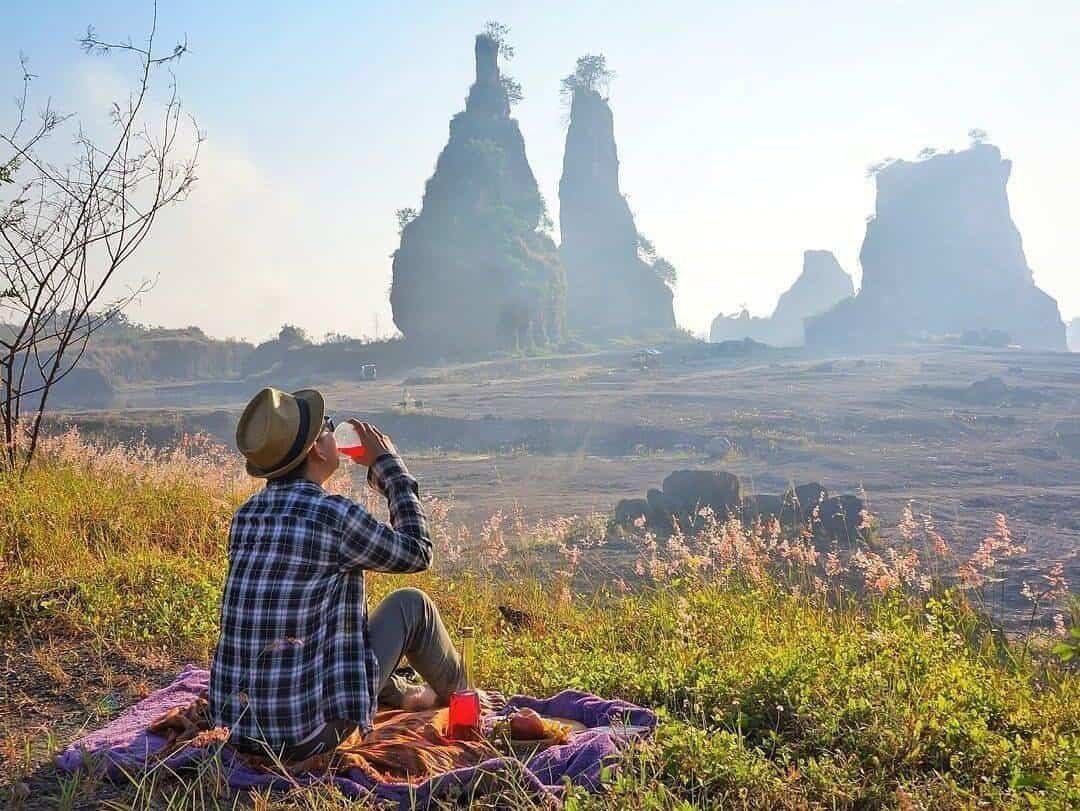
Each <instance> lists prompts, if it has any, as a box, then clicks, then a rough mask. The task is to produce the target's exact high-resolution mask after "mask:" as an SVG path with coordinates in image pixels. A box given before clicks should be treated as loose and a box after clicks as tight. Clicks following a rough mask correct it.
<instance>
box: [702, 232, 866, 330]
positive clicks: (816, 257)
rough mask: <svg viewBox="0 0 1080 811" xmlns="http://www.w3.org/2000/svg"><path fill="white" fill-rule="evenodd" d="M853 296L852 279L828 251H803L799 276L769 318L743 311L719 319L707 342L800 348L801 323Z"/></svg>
mask: <svg viewBox="0 0 1080 811" xmlns="http://www.w3.org/2000/svg"><path fill="white" fill-rule="evenodd" d="M854 294H855V287H854V286H853V285H852V283H851V277H850V276H848V275H847V273H845V272H844V269H843V268H842V267H840V263H839V262H837V261H836V257H835V256H833V254H832V252H831V251H806V252H805V253H804V254H803V268H802V273H800V274H799V278H798V279H796V280H795V283H794V284H793V285H791V287H789V288H788V289H787V290H786V291H785V292H784V293H782V294H781V295H780V299H779V301H778V302H777V303H776V309H775V310H773V313H772V315H771V316H769V317H768V318H753V317H751V316H750V314H749V313H748V312H747V311H746V310H743V311H742V312H741V313H738V314H737V315H718V316H717V317H716V319H715V320H714V321H713V323H712V329H711V331H710V334H709V340H710V341H713V342H718V341H730V340H738V339H741V338H753V339H754V340H755V341H760V342H761V343H764V344H771V345H773V346H802V344H803V343H804V340H805V336H804V334H803V321H804V320H805V319H807V318H809V317H811V316H814V315H819V314H821V313H823V312H825V311H826V310H828V309H829V308H830V307H832V306H833V305H835V304H836V303H837V302H839V301H842V300H843V299H846V298H849V297H851V296H853V295H854Z"/></svg>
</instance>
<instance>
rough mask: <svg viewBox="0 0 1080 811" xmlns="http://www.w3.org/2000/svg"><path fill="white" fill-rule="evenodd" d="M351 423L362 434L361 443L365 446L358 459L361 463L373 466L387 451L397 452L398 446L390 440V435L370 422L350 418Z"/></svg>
mask: <svg viewBox="0 0 1080 811" xmlns="http://www.w3.org/2000/svg"><path fill="white" fill-rule="evenodd" d="M348 422H349V425H351V426H352V427H353V428H355V429H356V433H358V434H359V435H360V444H361V445H363V446H364V453H363V455H362V456H361V457H360V458H359V459H357V460H356V461H357V462H358V463H359V464H361V465H367V466H368V467H371V466H372V465H373V464H375V460H376V459H378V458H379V457H380V456H382V455H383V454H386V453H394V454H396V453H397V448H395V447H394V443H393V442H391V441H390V437H388V436H387V435H386V434H384V433H383V432H382V431H380V430H379V429H378V428H376V427H375V426H374V425H372V424H371V423H370V422H360V420H353V419H350V420H349V421H348Z"/></svg>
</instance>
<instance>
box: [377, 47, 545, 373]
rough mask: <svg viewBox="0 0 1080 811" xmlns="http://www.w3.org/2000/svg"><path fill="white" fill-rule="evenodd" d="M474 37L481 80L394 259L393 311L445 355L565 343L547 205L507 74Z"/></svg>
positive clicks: (406, 330)
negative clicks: (544, 227)
mask: <svg viewBox="0 0 1080 811" xmlns="http://www.w3.org/2000/svg"><path fill="white" fill-rule="evenodd" d="M498 52H499V44H498V42H497V41H496V40H495V39H494V38H492V37H490V36H487V35H483V34H481V35H479V36H477V38H476V82H475V83H474V84H473V85H472V87H471V88H470V90H469V95H468V98H467V100H466V105H465V111H464V112H461V113H458V114H457V115H456V116H454V118H453V119H452V120H451V122H450V140H449V142H448V143H447V145H446V147H445V148H444V149H443V151H442V153H441V154H440V155H439V159H438V162H437V163H436V166H435V174H434V175H432V177H431V178H430V179H429V180H428V182H427V186H426V188H425V190H424V200H423V207H422V209H421V211H420V213H419V214H418V215H417V216H416V217H415V218H414V219H411V220H410V221H406V222H405V223H404V227H403V228H402V233H401V245H400V247H399V248H398V249H397V251H395V252H394V263H393V282H392V286H391V290H390V304H391V307H392V308H393V313H394V323H395V324H397V326H398V328H399V329H400V330H401V332H402V333H403V334H404V335H405V337H406V339H407V340H408V341H410V342H412V343H418V344H421V345H426V346H430V347H432V348H433V349H434V350H437V351H438V353H439V354H440V355H442V356H452V355H456V354H461V353H469V352H474V351H484V350H489V349H494V348H516V347H523V346H529V345H535V344H546V343H548V342H550V341H554V340H557V339H559V338H560V337H561V336H562V332H563V324H564V320H565V274H564V271H563V267H562V264H561V262H560V261H559V256H558V251H557V249H556V247H555V243H554V242H553V241H552V240H551V238H550V237H548V236H547V235H546V234H544V233H542V232H541V231H540V230H539V225H540V222H541V217H542V215H543V214H544V213H545V210H544V202H543V199H542V198H541V196H540V192H539V190H538V188H537V185H536V179H535V177H534V176H533V173H532V169H531V168H530V167H529V162H528V160H527V159H526V157H525V143H524V141H523V140H522V137H521V132H520V130H519V129H518V124H517V121H516V120H514V119H513V118H511V117H510V103H509V100H508V98H507V94H506V91H505V89H504V85H503V82H502V78H501V76H500V73H499V66H498Z"/></svg>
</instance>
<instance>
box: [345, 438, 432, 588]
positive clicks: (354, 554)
mask: <svg viewBox="0 0 1080 811" xmlns="http://www.w3.org/2000/svg"><path fill="white" fill-rule="evenodd" d="M368 484H370V485H371V486H372V487H373V488H375V489H376V490H378V491H379V492H380V493H381V494H382V495H383V496H385V497H386V503H387V506H388V507H389V508H390V524H391V525H387V524H384V523H383V522H382V521H378V520H376V518H375V517H374V516H373V515H371V513H369V512H368V511H367V510H365V509H364V508H363V507H361V506H360V505H359V504H355V503H353V504H350V505H349V507H348V509H347V510H346V512H345V517H344V520H343V526H342V538H341V556H342V558H343V560H344V563H345V567H346V568H349V569H352V568H356V567H360V568H362V569H370V570H371V571H374V572H391V573H394V572H396V573H405V572H422V571H424V570H425V569H427V568H428V567H430V566H431V559H432V547H431V537H430V535H429V534H428V527H427V518H426V517H425V516H424V508H423V506H422V505H421V504H420V496H419V487H418V486H417V483H416V479H414V478H413V477H412V476H411V475H410V474H409V471H408V469H407V468H406V467H405V463H404V462H403V461H402V460H401V457H400V456H398V455H397V454H394V453H386V454H383V455H382V456H380V457H379V458H378V459H377V460H376V461H375V462H374V463H373V464H372V465H371V467H370V468H369V469H368Z"/></svg>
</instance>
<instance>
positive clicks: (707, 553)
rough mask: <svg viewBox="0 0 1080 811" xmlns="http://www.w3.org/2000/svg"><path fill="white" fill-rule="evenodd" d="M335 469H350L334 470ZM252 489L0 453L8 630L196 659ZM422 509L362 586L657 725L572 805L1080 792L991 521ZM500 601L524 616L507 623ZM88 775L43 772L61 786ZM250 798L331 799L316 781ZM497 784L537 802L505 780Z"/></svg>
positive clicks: (1063, 715)
mask: <svg viewBox="0 0 1080 811" xmlns="http://www.w3.org/2000/svg"><path fill="white" fill-rule="evenodd" d="M334 483H335V486H336V487H338V488H341V489H342V490H344V491H346V492H348V491H351V490H352V487H353V485H352V483H351V481H350V480H349V479H348V478H347V477H346V476H344V475H343V474H339V476H338V478H337V479H335V480H334ZM256 486H257V484H256V483H254V482H252V481H251V480H249V479H247V478H246V477H245V476H244V475H243V473H242V470H241V468H240V466H239V463H238V461H237V459H236V458H235V457H234V455H232V454H231V453H229V452H227V451H225V450H223V449H220V448H217V447H215V446H213V445H211V444H209V443H207V442H205V441H203V440H198V439H196V440H187V441H185V443H183V444H182V446H181V447H179V448H177V449H174V450H171V451H168V452H162V451H155V450H153V449H151V448H148V447H146V446H139V445H137V446H134V447H132V446H128V447H111V448H96V447H93V446H92V445H90V444H89V443H87V442H85V441H84V440H83V439H82V438H80V437H79V436H78V435H77V434H76V433H74V432H72V433H68V434H66V435H64V436H61V437H55V438H50V439H49V440H47V442H46V443H45V445H44V447H43V452H42V455H41V457H40V459H39V460H38V461H37V462H36V463H35V464H34V466H33V467H32V468H31V469H30V471H29V472H28V473H27V475H26V476H25V477H24V478H23V479H21V480H20V479H18V478H17V477H14V476H7V475H6V474H2V473H0V566H2V569H0V616H2V617H4V618H5V619H6V620H7V622H6V628H7V634H8V635H9V636H13V637H15V638H16V639H23V640H31V639H33V638H35V637H37V636H39V635H42V634H50V635H54V636H55V635H57V634H64V635H67V636H69V637H71V638H75V639H82V638H86V639H89V640H92V641H93V642H94V643H95V644H97V645H101V646H106V647H115V648H118V649H123V650H126V651H129V652H137V651H139V650H141V649H143V648H144V647H145V648H151V647H152V648H154V649H155V650H159V651H160V650H161V649H162V648H165V649H168V650H170V651H172V652H173V654H174V655H175V657H176V659H180V658H194V659H195V660H197V661H204V662H205V661H206V659H207V657H208V655H209V652H210V650H211V647H212V645H213V643H214V640H215V637H216V624H217V618H218V617H217V613H218V600H219V596H220V589H221V585H222V582H223V578H224V572H225V566H226V560H225V542H226V535H227V528H228V523H229V520H230V518H231V515H232V512H233V510H234V509H235V508H236V506H237V505H238V504H239V503H241V502H242V500H243V499H244V498H246V497H247V496H248V495H249V494H250V493H251V492H253V489H254V487H256ZM354 495H356V496H357V497H365V496H364V494H363V492H356V493H354ZM372 508H373V509H376V508H377V505H374V504H372ZM429 513H430V514H431V517H432V523H433V531H434V536H435V540H436V543H437V546H438V548H439V553H438V555H439V558H440V562H439V564H438V566H437V568H436V569H435V570H434V571H431V572H427V573H424V574H421V575H416V576H410V577H407V578H406V577H389V576H374V577H371V578H370V584H371V591H372V598H371V599H372V600H377V599H379V598H380V597H381V595H383V594H384V593H385V592H386V591H388V590H389V589H391V588H395V587H398V586H401V585H406V584H408V585H415V586H418V587H420V588H423V589H425V590H427V591H428V592H429V593H431V594H432V595H433V597H434V598H435V600H436V602H437V603H438V605H439V606H440V610H441V611H442V613H443V616H444V618H445V619H446V620H447V622H448V624H449V625H450V626H451V628H452V629H454V630H456V629H457V628H459V627H460V626H462V625H466V624H468V625H474V626H477V627H478V628H479V629H480V632H479V640H478V641H479V644H478V651H477V657H478V661H477V663H476V670H477V673H478V677H479V679H480V681H481V682H482V684H484V685H486V686H490V687H494V688H497V689H500V690H502V691H504V692H507V693H510V692H518V691H521V692H529V693H533V694H551V693H553V692H556V691H558V690H561V689H564V688H567V687H574V688H579V689H583V690H589V691H593V692H596V693H599V694H602V695H607V696H617V697H621V698H625V699H627V700H630V701H634V702H638V703H641V704H645V705H648V706H651V707H655V708H658V710H659V711H660V713H661V716H662V724H661V727H660V729H659V731H658V733H657V735H656V738H655V740H653V741H652V742H650V743H648V744H646V745H644V746H642V747H640V748H638V749H634V750H632V751H630V752H628V753H627V755H626V756H625V758H624V759H623V760H622V762H621V763H619V764H616V765H615V767H614V768H612V769H611V770H610V771H609V772H608V773H607V783H606V790H605V792H604V793H602V794H601V795H600V796H598V797H588V796H585V795H584V794H580V793H577V794H572V795H571V797H570V800H569V804H570V806H571V807H575V808H592V807H603V808H631V807H634V808H637V807H655V808H686V807H692V806H702V807H715V806H719V805H724V806H731V807H747V808H803V807H837V808H859V807H861V808H868V807H897V808H918V807H931V806H935V807H943V808H950V807H956V808H960V807H974V806H995V807H996V806H1016V807H1031V806H1045V807H1070V806H1072V807H1075V806H1076V804H1077V803H1080V678H1078V675H1077V673H1076V672H1075V670H1070V669H1069V667H1068V666H1067V665H1065V664H1063V663H1061V662H1059V661H1058V660H1057V659H1056V658H1055V657H1053V656H1052V655H1050V654H1049V652H1048V648H1049V645H1050V644H1051V643H1052V642H1053V639H1054V635H1055V633H1056V631H1055V630H1054V629H1053V628H1047V630H1045V631H1043V630H1037V628H1038V627H1040V626H1039V625H1038V624H1036V623H1033V624H1032V629H1035V630H1032V632H1031V633H1029V634H1028V637H1027V638H1026V639H1021V640H1012V641H1010V640H1008V639H1006V638H1005V637H1004V636H1003V635H1002V634H1001V633H998V632H996V631H997V628H996V624H995V622H993V618H992V617H988V613H991V612H988V610H987V609H988V608H992V606H991V605H990V604H989V603H988V602H987V601H986V599H985V598H984V597H983V596H982V595H983V591H982V589H983V588H984V587H985V586H986V585H987V584H988V583H989V584H991V585H992V583H993V581H994V580H995V577H994V575H995V573H996V572H997V571H998V568H999V567H1000V566H1002V565H1003V562H1005V561H1007V559H1008V557H1009V556H1010V555H1011V554H1013V553H1014V552H1015V547H1016V542H1015V541H1014V540H1013V539H1012V538H1011V537H1010V536H1009V534H1008V526H1007V523H1006V522H1005V521H1004V519H1001V520H1000V521H999V522H998V524H997V525H996V526H995V527H993V528H991V532H990V534H988V536H987V540H986V541H984V542H983V544H982V545H981V546H980V548H979V550H977V551H976V553H975V555H973V556H971V557H967V558H963V557H961V558H957V557H955V556H954V555H953V553H952V551H951V549H949V543H948V541H947V540H946V539H944V538H943V537H941V535H940V534H939V533H938V531H937V529H936V528H935V527H934V525H933V522H932V520H930V519H929V517H922V518H920V517H918V516H915V515H914V514H912V513H911V512H910V511H908V512H906V513H905V514H904V515H903V516H901V521H900V526H899V527H897V530H896V532H895V533H894V535H895V537H893V538H892V541H894V542H895V543H894V544H893V545H892V546H891V547H890V546H889V544H888V543H887V541H888V538H887V537H885V536H888V535H889V533H884V532H880V533H879V540H880V541H881V542H880V543H878V544H876V545H875V549H869V548H859V549H858V550H856V552H855V553H853V554H840V553H839V552H833V553H827V552H826V553H821V552H819V551H818V549H817V548H815V547H814V545H813V543H812V539H810V538H809V537H795V538H789V537H785V536H784V535H783V533H782V532H781V531H780V529H779V527H778V526H775V525H769V524H766V525H761V524H758V525H755V526H753V527H743V526H741V525H740V524H738V523H737V522H733V521H720V520H718V519H716V518H715V517H714V516H711V515H708V514H707V513H706V514H704V515H702V516H701V527H700V529H699V531H696V532H695V533H693V534H691V535H688V536H683V535H676V536H674V537H673V538H671V539H659V538H656V537H654V536H651V535H649V534H648V533H647V532H645V531H644V529H643V528H642V530H641V531H639V532H634V533H630V534H629V535H627V536H625V537H620V536H617V535H615V536H613V535H612V534H611V533H610V532H609V531H608V529H607V527H606V526H605V523H604V521H603V520H602V518H601V517H598V516H585V517H578V518H565V519H556V520H549V521H541V522H535V523H531V522H527V521H526V520H525V519H524V517H523V514H522V513H521V512H520V511H516V512H513V513H510V514H502V513H497V514H495V515H493V516H492V517H491V518H490V519H489V520H488V521H487V522H485V523H484V525H483V526H482V527H480V528H479V529H478V530H477V531H476V532H474V533H473V532H470V531H469V530H468V529H466V528H465V527H461V526H456V525H455V524H454V523H453V521H452V518H451V516H452V508H451V506H450V505H448V504H446V503H444V502H438V501H433V502H431V503H430V504H429ZM875 550H876V551H875ZM1052 575H1053V572H1051V573H1050V575H1048V578H1050V577H1051V576H1052ZM980 578H985V579H984V580H983V581H982V582H980ZM1029 590H1030V591H1031V596H1032V598H1033V600H1032V605H1033V612H1032V613H1033V615H1038V617H1039V618H1040V619H1046V618H1049V617H1053V616H1056V615H1057V614H1059V613H1061V604H1062V602H1061V601H1062V600H1063V599H1064V589H1063V586H1062V579H1061V578H1060V572H1059V573H1058V579H1056V580H1051V579H1046V580H1045V582H1044V583H1043V584H1042V585H1039V584H1029ZM504 604H509V605H512V606H515V607H518V608H521V609H525V610H526V611H527V612H528V614H529V617H528V621H526V622H524V623H518V624H517V625H518V626H519V627H511V626H510V625H508V624H507V623H506V621H505V620H504V619H503V618H502V616H501V614H500V612H499V611H498V610H497V607H498V606H499V605H504ZM1062 624H1064V621H1063V623H1062ZM220 782H221V781H220V777H218V778H214V777H212V776H211V777H200V776H194V777H193V776H191V775H188V776H183V775H180V776H176V777H170V778H168V779H162V780H160V781H158V780H157V779H156V778H155V782H154V784H153V785H148V784H146V783H145V782H144V783H142V784H140V785H138V786H136V787H133V788H132V789H131V793H130V794H129V795H127V800H126V801H129V802H130V804H133V805H138V806H139V807H157V806H159V805H162V804H172V805H173V806H174V807H201V806H210V807H212V806H213V805H214V804H220V806H221V807H231V800H230V799H229V798H227V797H226V796H225V795H224V794H223V793H222V792H223V789H222V787H221V785H220ZM94 790H95V788H94V786H93V785H91V784H86V785H83V784H81V783H77V782H76V783H73V782H72V781H68V782H66V783H63V784H62V785H61V787H59V788H58V789H57V791H58V796H59V792H66V793H67V794H68V795H72V796H71V797H70V798H69V800H70V801H71V802H75V801H76V800H78V799H79V798H80V797H82V798H83V799H84V800H86V799H87V798H89V797H91V796H92V794H93V791H94ZM65 796H66V795H65ZM155 798H156V799H155ZM120 802H125V801H120ZM252 802H254V803H255V805H256V807H271V806H272V804H275V803H280V804H283V805H284V806H287V807H303V808H331V807H338V806H342V807H344V801H343V800H340V798H338V799H335V798H334V797H333V796H332V795H331V794H329V793H326V792H322V791H320V792H314V793H308V794H304V795H293V796H291V797H288V798H276V799H271V798H267V797H262V798H261V799H260V798H255V799H253V800H252ZM492 802H495V801H492ZM498 802H500V803H501V804H502V805H503V806H504V807H506V806H510V807H528V805H529V801H528V799H527V798H526V797H523V796H520V793H519V792H517V791H516V790H515V789H514V787H513V786H510V785H508V786H507V788H506V793H505V794H504V795H503V796H502V798H501V800H499V801H498ZM118 807H123V806H122V805H121V806H118Z"/></svg>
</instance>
